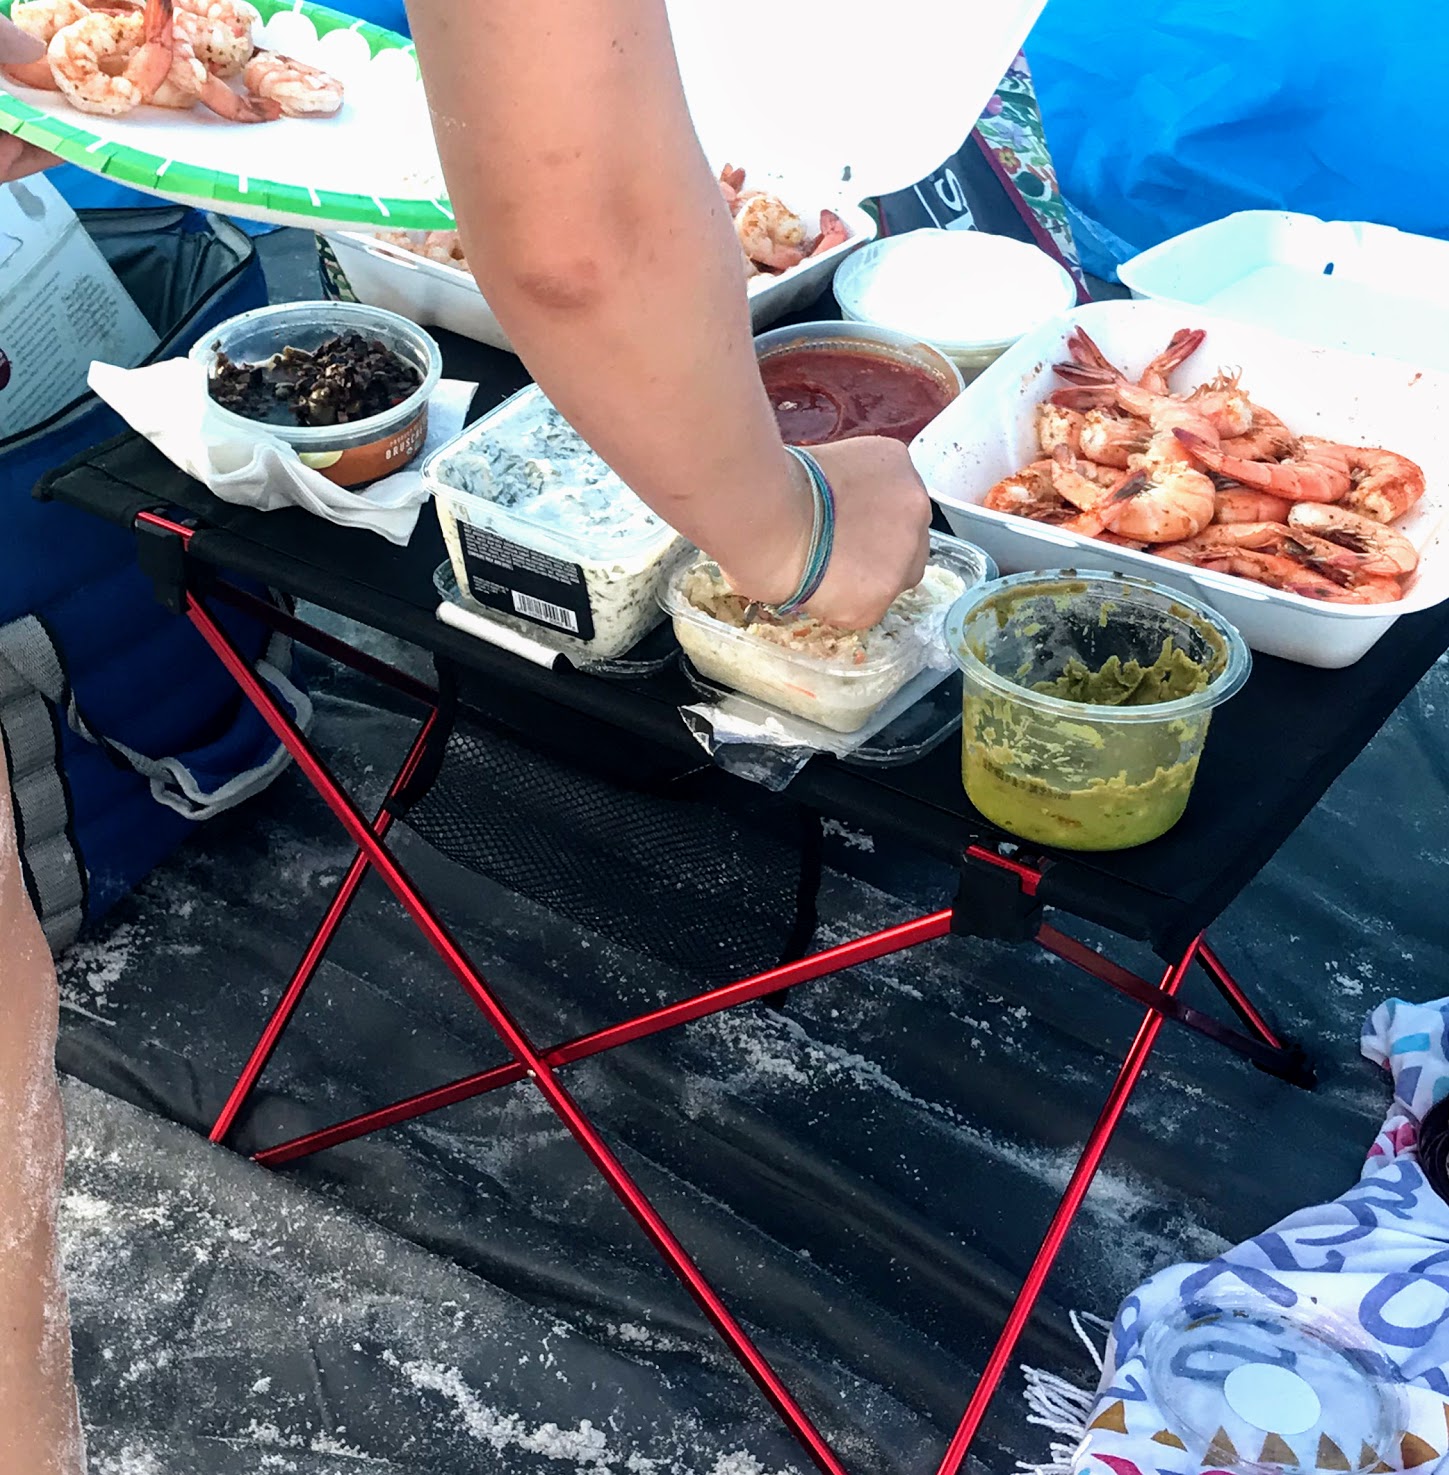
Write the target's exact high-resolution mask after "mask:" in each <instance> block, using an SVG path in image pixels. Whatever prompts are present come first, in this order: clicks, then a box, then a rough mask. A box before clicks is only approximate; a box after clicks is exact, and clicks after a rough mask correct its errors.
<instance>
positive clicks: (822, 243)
mask: <svg viewBox="0 0 1449 1475" xmlns="http://www.w3.org/2000/svg"><path fill="white" fill-rule="evenodd" d="M849 239H850V232H849V231H848V230H846V228H845V222H844V221H843V220H842V219H841V218H840V217H839V216H838V215H837V214H836V213H835V211H834V210H822V211H821V212H820V234H819V235H818V236H816V238H815V241H814V243H813V244H812V245H811V247H810V249H809V250H808V251H806V253H805V254H806V256H819V255H821V254H822V253H823V252H826V251H833V250H834V249H835V248H836V247H837V246H843V245H844V244H845V243H846V242H847V241H848V240H849Z"/></svg>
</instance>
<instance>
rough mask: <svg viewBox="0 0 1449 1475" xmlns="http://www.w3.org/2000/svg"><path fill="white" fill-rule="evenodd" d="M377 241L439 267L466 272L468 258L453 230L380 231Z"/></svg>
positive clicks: (456, 233) (377, 234)
mask: <svg viewBox="0 0 1449 1475" xmlns="http://www.w3.org/2000/svg"><path fill="white" fill-rule="evenodd" d="M376 238H377V239H378V240H379V241H384V242H386V243H387V244H388V245H389V246H396V247H397V248H398V249H399V250H402V251H410V252H412V254H413V255H414V256H421V257H422V258H423V260H424V261H435V262H437V264H438V265H439V266H451V267H456V268H457V270H459V271H467V270H468V257H467V256H466V255H465V254H464V251H463V242H462V241H461V239H459V236H458V232H457V231H455V230H380V231H378V232H377V233H376Z"/></svg>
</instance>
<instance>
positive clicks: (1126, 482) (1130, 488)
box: [1101, 435, 1216, 543]
mask: <svg viewBox="0 0 1449 1475" xmlns="http://www.w3.org/2000/svg"><path fill="white" fill-rule="evenodd" d="M1214 491H1215V489H1214V487H1213V484H1212V480H1211V479H1210V478H1209V477H1207V476H1205V475H1204V474H1203V473H1202V472H1201V471H1199V470H1197V468H1196V467H1194V466H1193V465H1192V463H1191V461H1189V460H1188V458H1187V456H1186V455H1185V454H1184V453H1183V451H1182V448H1181V447H1180V446H1179V445H1178V443H1177V442H1176V440H1174V439H1173V437H1172V436H1170V435H1157V436H1154V437H1153V438H1152V443H1151V444H1150V445H1149V446H1148V448H1147V450H1146V451H1145V452H1144V453H1143V454H1142V455H1140V456H1134V457H1133V458H1132V468H1131V470H1130V472H1129V473H1128V475H1127V476H1125V477H1124V478H1123V479H1122V481H1121V482H1119V483H1118V484H1117V486H1116V487H1115V488H1113V490H1112V491H1111V492H1109V493H1108V495H1107V500H1106V502H1105V503H1104V504H1103V507H1102V513H1101V515H1102V521H1103V523H1105V524H1106V526H1107V528H1108V530H1109V531H1111V532H1114V533H1117V534H1118V535H1119V536H1121V537H1124V538H1133V539H1136V540H1137V541H1139V542H1142V543H1176V542H1180V541H1181V540H1182V539H1184V538H1191V537H1194V536H1195V535H1196V534H1198V533H1200V532H1201V531H1202V530H1203V529H1204V528H1205V527H1207V525H1208V524H1209V523H1210V522H1211V521H1212V520H1213V513H1214V511H1215V510H1216V507H1215V504H1214V501H1213V496H1214Z"/></svg>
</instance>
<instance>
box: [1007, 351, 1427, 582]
mask: <svg viewBox="0 0 1449 1475" xmlns="http://www.w3.org/2000/svg"><path fill="white" fill-rule="evenodd" d="M1205 337H1206V334H1205V333H1204V332H1203V331H1202V330H1201V329H1191V330H1189V329H1183V330H1182V331H1180V332H1178V333H1175V334H1174V335H1173V337H1172V340H1171V342H1169V343H1168V345H1167V347H1166V348H1165V349H1163V351H1162V352H1161V353H1160V354H1159V355H1158V356H1157V357H1156V358H1155V359H1153V360H1152V362H1151V363H1150V364H1148V366H1147V368H1146V370H1145V371H1144V372H1143V374H1142V375H1141V377H1140V378H1138V379H1135V380H1134V379H1132V378H1130V377H1129V376H1128V375H1127V374H1125V373H1124V372H1123V371H1122V370H1121V369H1119V368H1118V367H1117V366H1116V365H1115V364H1112V363H1111V362H1110V361H1109V360H1108V359H1107V357H1106V356H1105V355H1104V354H1103V353H1102V351H1101V349H1100V348H1098V347H1097V345H1096V344H1095V343H1093V342H1092V340H1091V338H1089V337H1088V336H1087V334H1086V333H1085V332H1083V330H1082V329H1081V328H1077V329H1076V330H1075V331H1074V332H1073V333H1072V335H1071V337H1070V338H1069V339H1068V340H1067V350H1068V352H1069V353H1070V355H1071V360H1070V362H1067V363H1060V364H1057V365H1056V372H1057V375H1058V376H1059V378H1061V379H1063V380H1065V381H1066V382H1065V385H1064V386H1063V387H1061V388H1058V389H1057V390H1055V391H1054V392H1053V393H1052V394H1051V395H1049V396H1048V397H1047V399H1046V400H1045V401H1044V402H1043V403H1041V404H1040V405H1038V406H1037V409H1036V436H1037V443H1038V445H1039V446H1040V448H1041V458H1040V459H1038V460H1036V461H1033V462H1032V463H1031V464H1030V465H1029V466H1026V467H1024V468H1023V469H1022V470H1021V471H1018V472H1017V473H1016V474H1015V475H1013V476H1008V477H1006V478H1005V479H1004V480H1002V481H999V482H998V483H997V484H996V485H995V486H994V487H992V488H991V490H990V491H989V492H988V493H987V494H986V497H985V498H984V500H983V504H982V505H983V506H986V507H989V508H992V509H993V510H995V511H997V512H1009V513H1014V514H1015V515H1017V516H1019V517H1029V518H1033V519H1035V520H1036V521H1038V522H1047V523H1052V524H1054V525H1055V526H1058V527H1062V528H1065V529H1067V530H1068V531H1070V532H1076V533H1082V534H1085V535H1086V536H1088V537H1093V538H1099V539H1101V540H1103V541H1105V542H1108V543H1113V544H1116V545H1118V546H1120V547H1126V548H1135V549H1138V550H1140V551H1150V552H1152V553H1155V554H1157V555H1158V556H1159V557H1161V558H1167V559H1171V560H1172V561H1173V562H1175V563H1187V564H1192V565H1193V566H1194V567H1197V568H1202V569H1210V570H1212V571H1214V572H1217V573H1224V574H1235V575H1237V576H1238V577H1240V578H1244V579H1252V580H1254V581H1255V582H1257V583H1260V584H1266V585H1268V586H1270V587H1271V588H1274V589H1283V590H1286V591H1288V592H1289V593H1292V594H1301V595H1303V596H1305V597H1306V598H1308V599H1319V600H1326V601H1330V602H1332V603H1336V604H1385V603H1389V602H1391V601H1393V600H1396V599H1401V598H1402V597H1403V593H1404V583H1405V580H1407V579H1408V577H1409V576H1410V575H1411V574H1412V573H1413V572H1414V570H1415V568H1417V567H1418V563H1419V554H1418V550H1417V549H1416V548H1415V547H1414V545H1413V544H1412V543H1411V542H1410V541H1409V540H1408V538H1406V537H1405V536H1404V534H1403V533H1402V532H1400V531H1398V529H1396V528H1395V527H1394V523H1396V522H1397V521H1398V520H1399V519H1400V518H1402V517H1403V516H1404V515H1405V514H1406V513H1407V512H1408V511H1409V510H1410V509H1411V508H1412V507H1413V506H1414V505H1415V504H1416V503H1417V502H1418V501H1419V499H1420V498H1421V497H1422V496H1423V495H1424V473H1423V471H1422V469H1421V468H1420V467H1419V466H1417V465H1416V464H1415V463H1414V462H1413V461H1411V460H1409V459H1408V457H1407V456H1400V455H1398V454H1397V453H1395V452H1394V451H1388V450H1381V449H1379V448H1377V447H1369V446H1349V445H1340V444H1338V443H1337V442H1335V441H1329V440H1324V439H1322V438H1320V437H1318V436H1311V435H1303V436H1300V435H1295V434H1294V433H1293V431H1291V430H1290V429H1289V428H1288V427H1287V426H1286V425H1285V424H1284V423H1283V422H1282V421H1281V420H1280V419H1279V418H1278V417H1277V416H1276V415H1274V414H1273V413H1272V412H1271V411H1269V410H1266V409H1264V408H1263V407H1262V406H1261V405H1257V404H1254V403H1253V401H1252V400H1251V399H1250V398H1249V397H1248V395H1247V392H1246V391H1245V390H1244V389H1243V388H1242V386H1241V385H1240V383H1239V382H1238V381H1239V374H1238V373H1237V372H1233V373H1228V372H1226V371H1220V372H1219V373H1218V374H1217V375H1215V376H1214V377H1213V378H1212V379H1209V380H1207V381H1206V382H1205V383H1202V384H1199V385H1198V386H1197V387H1196V388H1195V389H1192V390H1190V391H1188V392H1187V393H1174V392H1173V389H1172V385H1171V379H1172V376H1173V374H1174V373H1175V372H1176V371H1177V370H1178V369H1180V368H1181V367H1182V365H1183V364H1185V363H1186V362H1187V360H1188V359H1189V358H1191V357H1192V355H1193V354H1194V353H1196V352H1197V350H1198V349H1199V348H1200V347H1201V346H1202V343H1203V340H1204V338H1205Z"/></svg>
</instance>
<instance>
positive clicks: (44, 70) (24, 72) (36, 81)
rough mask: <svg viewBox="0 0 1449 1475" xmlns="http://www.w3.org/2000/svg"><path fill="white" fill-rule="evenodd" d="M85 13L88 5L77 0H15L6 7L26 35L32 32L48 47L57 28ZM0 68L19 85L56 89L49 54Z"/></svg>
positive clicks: (57, 90) (43, 89)
mask: <svg viewBox="0 0 1449 1475" xmlns="http://www.w3.org/2000/svg"><path fill="white" fill-rule="evenodd" d="M87 13H88V7H87V6H85V5H83V4H81V0H17V3H16V4H15V6H14V7H13V8H12V9H11V11H10V19H11V20H12V21H14V22H15V24H16V25H17V26H18V27H19V28H20V29H21V30H22V31H24V32H25V34H26V35H27V36H33V37H34V38H35V40H37V41H39V42H40V43H41V44H42V45H43V46H47V47H48V46H49V45H50V43H51V42H52V41H53V40H54V39H55V36H56V32H57V31H62V30H64V29H65V27H66V26H73V25H74V24H75V23H76V22H77V21H78V20H81V19H83V18H84V17H85V15H86V14H87ZM0 72H4V73H5V75H6V76H7V77H9V78H10V80H11V81H12V82H19V83H20V85H21V86H22V87H36V88H39V89H40V90H42V91H44V92H59V91H60V86H59V84H58V83H57V82H56V80H55V73H54V72H52V71H51V69H50V58H49V57H41V59H40V60H39V61H27V62H16V63H14V64H13V65H11V66H7V67H0Z"/></svg>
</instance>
